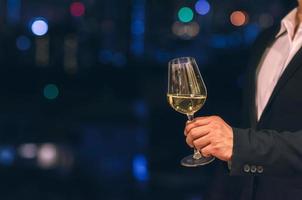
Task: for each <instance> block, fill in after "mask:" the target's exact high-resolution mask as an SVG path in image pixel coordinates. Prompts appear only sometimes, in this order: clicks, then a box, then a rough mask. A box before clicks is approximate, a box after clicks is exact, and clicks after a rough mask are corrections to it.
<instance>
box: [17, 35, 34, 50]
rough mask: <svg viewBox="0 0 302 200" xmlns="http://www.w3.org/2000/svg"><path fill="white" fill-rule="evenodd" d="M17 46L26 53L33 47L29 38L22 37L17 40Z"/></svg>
mask: <svg viewBox="0 0 302 200" xmlns="http://www.w3.org/2000/svg"><path fill="white" fill-rule="evenodd" d="M16 46H17V48H18V49H19V50H21V51H26V50H28V49H29V48H30V46H31V41H30V39H29V38H28V37H26V36H24V35H21V36H19V37H18V38H17V39H16Z"/></svg>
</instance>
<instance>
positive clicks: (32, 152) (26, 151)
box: [18, 144, 38, 159]
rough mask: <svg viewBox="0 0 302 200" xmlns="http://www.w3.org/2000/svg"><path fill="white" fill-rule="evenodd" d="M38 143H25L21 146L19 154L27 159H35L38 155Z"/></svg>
mask: <svg viewBox="0 0 302 200" xmlns="http://www.w3.org/2000/svg"><path fill="white" fill-rule="evenodd" d="M37 151H38V148H37V145H35V144H23V145H21V146H20V147H19V150H18V152H19V155H20V156H21V157H23V158H26V159H33V158H35V157H36V156H37Z"/></svg>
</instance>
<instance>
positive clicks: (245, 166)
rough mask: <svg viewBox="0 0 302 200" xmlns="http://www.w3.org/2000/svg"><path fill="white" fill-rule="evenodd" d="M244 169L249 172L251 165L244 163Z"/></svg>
mask: <svg viewBox="0 0 302 200" xmlns="http://www.w3.org/2000/svg"><path fill="white" fill-rule="evenodd" d="M243 170H244V171H245V172H246V173H248V172H250V170H251V167H250V166H249V165H244V166H243Z"/></svg>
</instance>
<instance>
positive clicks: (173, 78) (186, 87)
mask: <svg viewBox="0 0 302 200" xmlns="http://www.w3.org/2000/svg"><path fill="white" fill-rule="evenodd" d="M206 98H207V88H206V86H205V84H204V82H203V79H202V77H201V74H200V72H199V69H198V66H197V63H196V61H195V59H194V58H191V57H181V58H175V59H173V60H171V61H170V62H169V70H168V92H167V99H168V102H169V104H170V106H171V107H172V108H173V109H174V110H176V111H177V112H180V113H182V114H185V115H187V117H188V120H189V121H192V120H193V119H194V113H195V112H197V111H198V110H199V109H201V107H202V106H203V105H204V103H205V101H206ZM214 159H215V158H214V157H213V156H211V157H204V156H203V155H202V154H201V153H200V152H199V150H197V149H196V148H194V154H193V155H189V156H187V157H185V158H183V159H182V160H181V165H183V166H186V167H197V166H201V165H206V164H208V163H210V162H212V161H213V160H214Z"/></svg>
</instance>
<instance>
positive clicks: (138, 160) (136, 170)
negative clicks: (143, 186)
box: [132, 154, 149, 182]
mask: <svg viewBox="0 0 302 200" xmlns="http://www.w3.org/2000/svg"><path fill="white" fill-rule="evenodd" d="M132 173H133V176H134V178H135V179H136V180H137V181H142V182H144V181H148V180H149V172H148V162H147V159H146V157H145V156H144V155H141V154H139V155H136V156H135V157H134V158H133V161H132Z"/></svg>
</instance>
